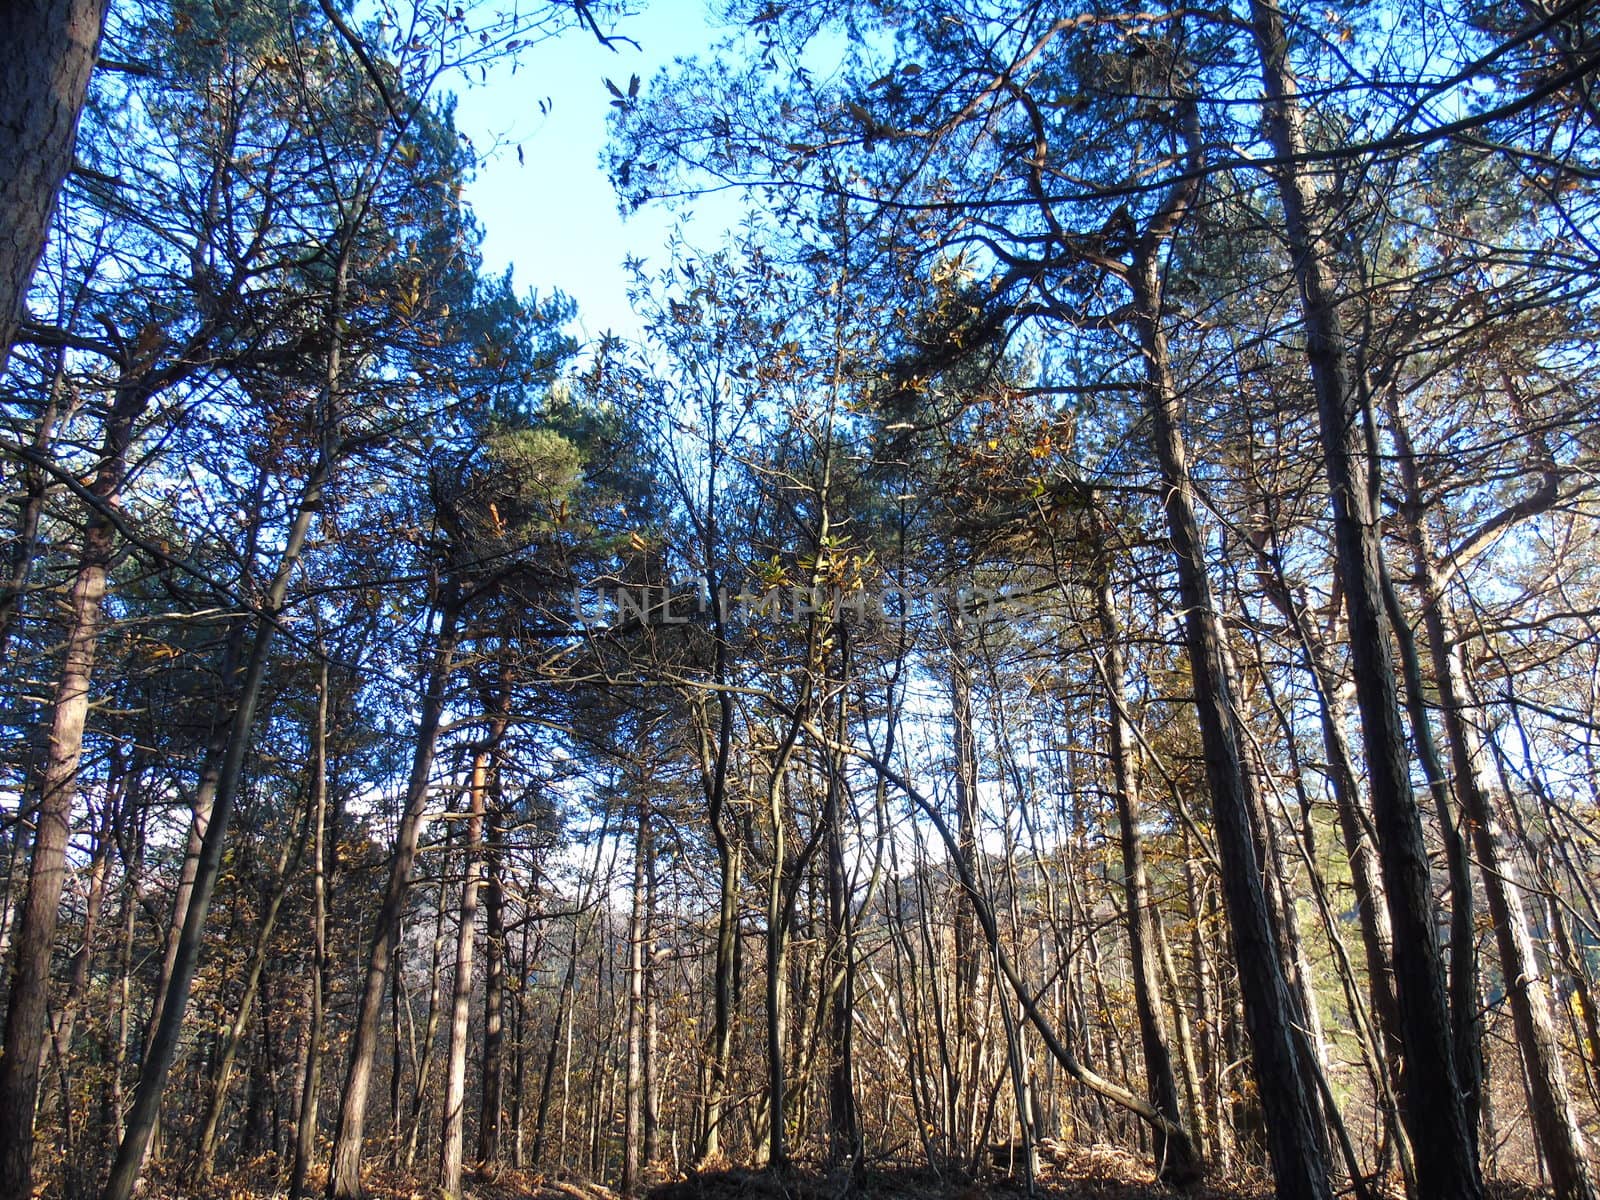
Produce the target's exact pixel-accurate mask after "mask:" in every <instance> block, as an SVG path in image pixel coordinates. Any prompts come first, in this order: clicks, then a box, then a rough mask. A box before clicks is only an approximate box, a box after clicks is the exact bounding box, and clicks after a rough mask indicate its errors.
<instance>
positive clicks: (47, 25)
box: [0, 0, 109, 1196]
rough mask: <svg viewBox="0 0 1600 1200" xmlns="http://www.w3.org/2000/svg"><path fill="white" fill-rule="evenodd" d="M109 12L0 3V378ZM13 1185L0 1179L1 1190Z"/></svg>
mask: <svg viewBox="0 0 1600 1200" xmlns="http://www.w3.org/2000/svg"><path fill="white" fill-rule="evenodd" d="M108 7H109V3H108V0H11V2H10V3H8V4H6V5H4V6H0V46H4V47H5V48H6V52H5V56H4V65H3V66H0V113H5V114H6V115H5V118H4V119H3V120H0V375H4V374H5V369H6V362H7V361H8V360H9V359H10V357H11V346H12V343H13V342H14V341H15V340H16V336H17V326H18V323H19V322H20V320H21V317H22V310H23V304H24V302H25V301H26V299H27V294H28V284H29V282H30V281H31V280H32V279H33V272H34V268H35V267H37V266H38V264H39V257H40V256H41V255H42V254H43V253H44V247H45V242H46V240H47V239H48V237H49V232H50V217H51V214H52V213H53V212H54V211H55V205H56V196H57V195H58V194H59V193H60V191H61V185H62V184H63V183H65V182H66V178H67V172H68V171H69V170H70V169H71V167H72V152H73V147H74V145H75V144H76V142H77V137H78V117H79V116H80V115H81V114H82V112H83V103H84V100H85V98H86V97H87V96H88V94H89V77H90V75H91V74H93V72H94V64H95V59H96V57H97V55H98V54H99V49H100V32H101V29H102V27H103V26H104V24H105V17H106V9H107V8H108ZM9 1044H10V1043H9V1041H8V1042H7V1045H9ZM0 1170H10V1168H6V1167H3V1166H0ZM13 1182H14V1177H12V1178H8V1177H0V1188H6V1187H8V1186H9V1185H10V1184H12V1183H13ZM10 1194H12V1195H18V1196H21V1195H26V1194H27V1193H26V1192H25V1191H23V1192H11V1193H10Z"/></svg>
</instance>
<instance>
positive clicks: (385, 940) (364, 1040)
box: [328, 599, 457, 1200]
mask: <svg viewBox="0 0 1600 1200" xmlns="http://www.w3.org/2000/svg"><path fill="white" fill-rule="evenodd" d="M456 616H457V613H456V606H455V604H454V603H453V601H451V600H448V599H447V600H446V601H445V602H444V603H443V604H442V605H441V611H440V621H439V632H438V633H437V634H436V635H435V637H434V652H433V665H432V666H431V668H430V669H429V672H428V686H427V694H426V696H425V697H424V699H423V703H422V713H421V717H420V719H419V721H418V725H417V745H416V751H415V754H414V756H413V758H412V762H411V779H410V782H409V784H408V785H407V789H406V807H405V812H404V813H403V814H402V815H401V818H400V828H399V829H398V830H397V831H396V835H395V848H394V854H393V856H392V857H391V858H390V860H389V878H388V882H387V883H386V884H385V885H384V892H383V902H382V905H381V906H380V907H379V909H378V916H377V920H376V921H375V922H374V925H373V932H372V945H371V948H370V949H369V951H368V954H367V970H366V980H365V982H364V984H363V985H362V990H361V1001H360V1006H359V1008H358V1009H357V1013H356V1024H355V1031H354V1035H353V1036H352V1038H351V1041H350V1066H349V1070H348V1071H347V1072H346V1074H345V1085H344V1091H343V1093H342V1094H341V1096H340V1100H339V1124H338V1128H337V1131H336V1132H335V1134H334V1140H333V1164H332V1169H331V1171H330V1172H329V1178H328V1195H329V1197H330V1198H331V1200H356V1198H357V1197H359V1196H360V1195H361V1141H362V1134H363V1130H364V1127H365V1125H366V1119H367V1094H368V1092H369V1091H370V1090H371V1087H372V1061H373V1057H374V1056H375V1055H376V1054H377V1051H378V1019H379V1017H380V1015H381V1011H382V1008H383V989H384V984H385V983H386V982H387V981H388V977H389V959H390V957H391V956H392V955H393V953H394V946H395V942H396V940H397V939H398V937H399V934H400V916H401V912H402V910H403V909H404V908H405V900H406V892H407V890H408V889H409V887H410V884H411V864H412V862H413V861H414V860H415V858H416V855H417V838H418V836H419V835H420V834H421V832H422V815H423V813H424V811H425V810H426V809H427V805H428V782H429V777H430V775H431V773H432V770H433V752H434V747H435V745H436V744H437V742H438V738H439V722H440V719H441V718H442V716H443V714H444V702H445V684H446V682H447V681H448V679H449V676H450V670H451V667H452V665H453V664H454V659H455V645H456Z"/></svg>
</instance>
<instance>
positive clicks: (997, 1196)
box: [144, 1143, 1551, 1200]
mask: <svg viewBox="0 0 1600 1200" xmlns="http://www.w3.org/2000/svg"><path fill="white" fill-rule="evenodd" d="M309 1182H310V1183H311V1184H312V1187H311V1188H310V1189H309V1194H310V1195H313V1196H318V1195H320V1194H321V1187H320V1186H319V1185H320V1183H321V1180H317V1179H313V1180H311V1181H309ZM366 1183H367V1191H368V1196H369V1197H370V1200H438V1196H439V1192H438V1189H437V1188H436V1187H434V1186H433V1185H432V1183H431V1181H429V1180H427V1179H426V1178H425V1177H419V1176H417V1175H402V1174H399V1173H395V1172H386V1171H383V1170H381V1169H380V1170H376V1171H372V1172H371V1173H370V1174H369V1176H368V1178H367V1180H366ZM844 1185H845V1180H844V1179H843V1178H842V1177H830V1176H828V1175H826V1174H824V1173H822V1172H819V1171H805V1170H802V1169H796V1170H795V1171H793V1172H790V1173H788V1174H786V1175H782V1176H780V1175H777V1174H775V1173H773V1172H770V1171H756V1170H748V1169H741V1168H733V1169H729V1170H721V1171H709V1172H703V1173H696V1174H691V1175H687V1176H683V1177H680V1178H677V1179H669V1180H659V1179H658V1180H656V1181H655V1182H653V1183H651V1184H650V1185H649V1186H647V1187H646V1188H645V1189H644V1190H643V1191H642V1192H641V1193H640V1195H642V1196H643V1197H644V1198H645V1200H841V1198H842V1197H843V1196H845V1195H846V1194H847V1189H846V1187H845V1186H844ZM464 1192H465V1195H464V1197H463V1200H622V1197H621V1193H619V1192H617V1191H615V1190H614V1189H611V1188H607V1187H604V1186H601V1185H600V1184H595V1183H589V1182H587V1181H584V1180H581V1179H577V1178H552V1177H550V1176H546V1175H538V1174H534V1173H531V1172H526V1171H511V1170H507V1171H503V1172H501V1173H500V1175H499V1176H497V1177H496V1178H495V1179H493V1180H485V1179H471V1178H469V1179H468V1180H467V1181H466V1182H465V1185H464ZM1487 1192H1488V1196H1489V1200H1549V1197H1550V1195H1551V1193H1550V1191H1549V1189H1548V1188H1542V1187H1538V1186H1535V1185H1533V1184H1529V1183H1522V1182H1518V1181H1515V1180H1498V1181H1495V1182H1493V1183H1491V1184H1490V1185H1489V1187H1488V1188H1487ZM283 1194H284V1193H283V1190H282V1188H281V1187H279V1186H277V1185H276V1184H275V1183H264V1182H256V1183H252V1182H250V1181H248V1180H247V1179H246V1178H244V1177H242V1176H233V1177H224V1176H219V1177H218V1178H217V1179H216V1180H214V1181H213V1182H212V1183H210V1184H209V1185H204V1186H199V1187H196V1186H195V1185H194V1181H193V1180H192V1178H191V1179H156V1180H152V1181H151V1186H150V1187H149V1188H148V1189H147V1190H146V1191H145V1193H144V1198H145V1200H277V1198H279V1197H281V1196H282V1195H283ZM855 1195H856V1196H857V1197H860V1198H861V1200H1022V1198H1023V1197H1025V1196H1026V1195H1027V1189H1026V1187H1025V1185H1024V1183H1023V1180H1022V1179H1021V1178H1020V1177H1018V1176H1010V1175H1005V1174H1003V1173H1000V1174H997V1175H996V1176H995V1177H993V1178H990V1179H986V1180H983V1181H981V1182H978V1183H961V1182H955V1181H952V1180H948V1179H941V1178H940V1177H939V1176H937V1175H935V1174H934V1173H933V1172H931V1171H928V1170H925V1169H920V1170H919V1169H913V1168H895V1169H869V1170H868V1171H867V1173H866V1177H865V1179H864V1180H863V1181H862V1186H861V1188H860V1189H859V1190H858V1191H856V1192H855ZM1034 1195H1035V1196H1036V1197H1038V1198H1039V1200H1269V1198H1270V1197H1271V1196H1272V1195H1273V1190H1272V1186H1271V1184H1270V1183H1269V1182H1268V1181H1267V1180H1266V1179H1264V1178H1262V1177H1260V1176H1250V1177H1246V1178H1233V1179H1207V1180H1206V1181H1204V1182H1202V1183H1201V1184H1200V1185H1198V1186H1197V1187H1194V1188H1191V1189H1189V1190H1188V1191H1185V1192H1177V1191H1174V1190H1172V1189H1170V1188H1167V1187H1165V1186H1164V1185H1162V1184H1160V1183H1158V1182H1156V1178H1155V1172H1154V1171H1153V1170H1152V1169H1151V1167H1150V1165H1149V1164H1148V1163H1147V1162H1145V1161H1144V1160H1143V1159H1141V1158H1140V1157H1138V1156H1137V1155H1134V1154H1130V1153H1128V1152H1126V1151H1124V1150H1119V1149H1116V1148H1114V1147H1110V1146H1103V1145H1093V1146H1066V1145H1063V1144H1062V1143H1054V1144H1052V1145H1051V1146H1050V1147H1049V1151H1048V1153H1047V1154H1046V1156H1045V1158H1044V1160H1043V1161H1042V1162H1041V1163H1040V1174H1039V1178H1038V1180H1037V1186H1036V1187H1035V1190H1034Z"/></svg>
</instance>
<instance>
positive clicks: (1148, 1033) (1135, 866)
mask: <svg viewBox="0 0 1600 1200" xmlns="http://www.w3.org/2000/svg"><path fill="white" fill-rule="evenodd" d="M1097 590H1098V604H1097V608H1098V616H1099V622H1100V635H1101V639H1102V640H1103V642H1104V645H1105V660H1104V672H1105V679H1104V681H1103V682H1104V684H1105V687H1106V692H1107V696H1108V699H1109V701H1110V709H1111V711H1110V714H1109V716H1110V726H1111V737H1110V750H1111V768H1112V775H1113V777H1114V780H1115V794H1116V801H1117V822H1118V825H1119V827H1120V830H1121V841H1122V876H1123V880H1122V886H1123V897H1124V902H1125V903H1126V905H1127V920H1128V957H1129V959H1130V963H1131V967H1132V975H1133V1000H1134V1008H1135V1010H1136V1011H1137V1012H1138V1016H1139V1038H1140V1043H1141V1045H1142V1046H1143V1048H1144V1068H1145V1082H1146V1084H1147V1086H1148V1087H1149V1091H1150V1099H1151V1102H1152V1103H1153V1104H1154V1105H1155V1106H1156V1109H1157V1110H1158V1111H1159V1112H1160V1113H1161V1114H1162V1115H1163V1116H1165V1117H1166V1118H1167V1119H1168V1120H1169V1121H1171V1122H1173V1124H1182V1122H1183V1111H1182V1109H1181V1108H1180V1107H1179V1104H1178V1081H1177V1076H1176V1074H1175V1073H1174V1071H1173V1068H1172V1054H1171V1051H1170V1049H1169V1048H1168V1045H1167V1030H1166V1021H1165V1019H1164V1015H1163V1013H1162V1005H1161V981H1160V976H1159V975H1158V973H1157V972H1158V969H1159V968H1158V966H1157V961H1156V935H1155V931H1154V929H1153V928H1152V926H1153V923H1154V917H1153V910H1152V908H1151V901H1150V883H1149V880H1148V878H1147V877H1146V873H1145V865H1144V838H1143V835H1142V833H1141V832H1140V829H1139V821H1140V819H1141V809H1142V805H1141V802H1140V797H1139V776H1138V770H1137V768H1136V767H1135V765H1134V761H1133V745H1132V733H1131V729H1130V726H1131V724H1132V721H1131V718H1130V716H1129V713H1128V701H1127V695H1126V693H1125V691H1124V688H1123V674H1124V670H1125V668H1124V666H1123V662H1122V630H1121V628H1120V627H1119V626H1120V623H1119V622H1118V620H1117V612H1116V608H1115V601H1114V599H1113V597H1112V593H1111V576H1110V571H1109V569H1105V568H1103V569H1102V571H1101V575H1100V586H1099V588H1098V589H1097ZM1196 1115H1198V1114H1196ZM1154 1137H1155V1152H1156V1155H1155V1156H1156V1163H1157V1165H1158V1170H1159V1172H1160V1176H1161V1179H1162V1181H1163V1182H1165V1183H1167V1184H1169V1185H1172V1186H1177V1187H1182V1186H1184V1185H1186V1184H1188V1183H1191V1182H1193V1181H1194V1180H1195V1179H1197V1178H1199V1175H1200V1171H1201V1164H1200V1163H1199V1162H1198V1161H1196V1159H1195V1156H1194V1154H1193V1148H1192V1145H1191V1144H1189V1143H1187V1142H1179V1143H1177V1144H1174V1143H1173V1142H1172V1141H1171V1140H1170V1139H1169V1138H1167V1136H1166V1134H1165V1133H1164V1132H1163V1131H1162V1130H1161V1128H1160V1127H1159V1126H1157V1127H1156V1129H1155V1134H1154Z"/></svg>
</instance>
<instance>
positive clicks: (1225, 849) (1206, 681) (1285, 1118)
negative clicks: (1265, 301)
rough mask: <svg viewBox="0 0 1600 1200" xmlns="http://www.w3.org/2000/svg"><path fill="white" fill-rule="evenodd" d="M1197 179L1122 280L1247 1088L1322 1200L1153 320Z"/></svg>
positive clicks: (1292, 1189) (1290, 1170) (1295, 1034)
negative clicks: (1128, 291)
mask: <svg viewBox="0 0 1600 1200" xmlns="http://www.w3.org/2000/svg"><path fill="white" fill-rule="evenodd" d="M1185 108H1186V109H1187V110H1188V111H1187V112H1186V113H1185V116H1184V119H1185V125H1186V130H1185V133H1186V140H1187V142H1188V157H1187V159H1186V165H1187V166H1188V167H1190V168H1191V170H1192V169H1193V168H1194V167H1196V166H1198V165H1199V159H1200V150H1199V132H1198V116H1197V114H1196V113H1195V112H1194V105H1193V102H1192V101H1191V102H1189V103H1187V104H1186V105H1185ZM1197 186H1198V185H1197V183H1196V182H1192V181H1191V182H1186V183H1182V184H1179V185H1176V186H1175V187H1174V189H1173V190H1172V191H1171V192H1170V193H1169V195H1168V196H1167V198H1166V200H1165V201H1164V202H1163V204H1162V207H1161V209H1160V210H1159V211H1158V212H1157V213H1156V215H1155V216H1154V217H1153V218H1152V221H1151V225H1150V227H1149V229H1148V230H1147V231H1146V232H1145V234H1144V237H1143V238H1142V239H1141V245H1140V248H1139V251H1138V253H1137V255H1136V259H1135V263H1134V266H1133V268H1132V271H1131V275H1130V278H1129V283H1130V286H1131V287H1132V290H1133V294H1134V309H1135V317H1134V319H1135V323H1136V324H1137V326H1138V334H1139V343H1140V347H1141V350H1142V352H1143V356H1144V368H1145V403H1146V406H1147V410H1148V412H1149V415H1150V422H1151V430H1152V438H1153V441H1154V444H1155V451H1156V457H1157V459H1158V460H1159V461H1160V464H1161V476H1162V485H1163V486H1162V490H1163V497H1164V507H1165V509H1166V515H1167V526H1168V530H1169V536H1170V539H1171V545H1172V556H1173V563H1174V566H1175V567H1176V570H1177V575H1178V591H1179V595H1180V597H1181V598H1182V601H1183V608H1184V614H1185V619H1184V633H1185V640H1186V643H1187V648H1188V658H1189V669H1190V674H1191V676H1192V679H1193V687H1194V702H1195V708H1196V713H1197V716H1198V718H1199V725H1200V738H1201V743H1202V746H1203V748H1204V753H1205V760H1206V778H1207V781H1208V782H1209V784H1210V788H1211V806H1212V814H1213V818H1214V820H1215V823H1216V830H1217V848H1218V851H1219V854H1220V857H1221V859H1222V885H1223V894H1224V897H1225V898H1226V902H1227V908H1228V918H1229V923H1230V924H1231V925H1232V928H1233V940H1234V948H1235V951H1236V953H1237V956H1238V961H1239V984H1240V988H1241V990H1242V991H1243V993H1244V999H1245V1020H1246V1023H1247V1024H1248V1026H1249V1029H1250V1045H1251V1051H1252V1055H1253V1059H1254V1064H1255V1077H1256V1086H1257V1089H1258V1090H1259V1093H1260V1096H1261V1103H1262V1108H1263V1110H1264V1112H1265V1114H1266V1126H1267V1145H1268V1150H1269V1152H1270V1154H1271V1157H1272V1167H1273V1177H1274V1179H1275V1181H1276V1184H1277V1189H1278V1195H1279V1196H1280V1197H1283V1198H1284V1200H1330V1197H1331V1190H1330V1187H1329V1182H1328V1170H1327V1164H1326V1161H1325V1159H1324V1157H1323V1153H1322V1145H1321V1143H1322V1139H1321V1137H1320V1136H1319V1134H1320V1127H1319V1124H1318V1121H1317V1110H1318V1103H1317V1096H1316V1094H1315V1091H1314V1084H1313V1083H1312V1081H1311V1080H1309V1079H1307V1078H1306V1075H1305V1070H1304V1067H1303V1065H1302V1063H1301V1061H1300V1055H1299V1049H1298V1044H1297V1043H1298V1040H1299V1037H1300V1034H1299V1031H1298V1030H1297V1029H1296V1027H1295V1019H1294V1016H1295V1014H1294V1003H1293V1001H1292V999H1291V998H1290V995H1289V987H1288V981H1287V980H1286V979H1285V978H1284V975H1283V970H1282V966H1281V961H1282V960H1281V955H1280V947H1279V945H1278V939H1277V937H1276V935H1275V933H1274V930H1273V927H1272V921H1271V916H1270V914H1269V911H1268V908H1267V898H1266V894H1265V893H1264V891H1263V890H1262V884H1261V880H1262V874H1261V871H1262V864H1261V863H1260V861H1259V859H1258V857H1257V855H1256V837H1255V828H1254V825H1255V823H1254V820H1253V818H1252V810H1253V808H1254V807H1255V805H1254V797H1253V795H1252V792H1251V789H1252V787H1253V783H1252V781H1251V779H1250V775H1249V768H1248V766H1247V764H1246V762H1245V757H1244V744H1243V741H1244V739H1243V735H1242V732H1241V729H1240V725H1241V719H1240V714H1239V711H1238V708H1237V701H1236V699H1235V683H1234V681H1233V679H1232V678H1231V673H1230V671H1229V669H1228V660H1229V655H1228V652H1227V646H1226V636H1227V635H1226V631H1225V629H1224V627H1223V624H1222V620H1221V617H1220V615H1219V614H1218V611H1217V607H1216V602H1215V599H1214V597H1213V595H1212V592H1211V586H1210V582H1209V580H1208V578H1207V568H1206V561H1205V550H1204V544H1203V543H1202V541H1201V537H1200V527H1199V523H1198V521H1197V520H1196V518H1195V498H1194V485H1193V482H1192V481H1191V479H1190V476H1189V463H1188V455H1187V450H1186V448H1185V446H1184V442H1183V435H1182V433H1181V432H1180V430H1179V426H1178V421H1179V401H1178V387H1177V381H1176V380H1175V379H1174V378H1173V374H1172V366H1171V359H1170V357H1169V354H1168V350H1167V340H1166V332H1165V330H1164V328H1163V326H1162V309H1163V298H1162V282H1161V265H1162V264H1161V249H1162V247H1163V245H1164V244H1165V242H1166V240H1167V238H1168V237H1170V235H1171V232H1172V230H1174V229H1175V228H1176V227H1177V225H1178V223H1179V222H1180V221H1181V220H1182V219H1183V217H1184V215H1185V213H1186V211H1187V209H1188V206H1189V205H1190V204H1191V203H1192V201H1193V198H1194V194H1195V191H1196V190H1197Z"/></svg>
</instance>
